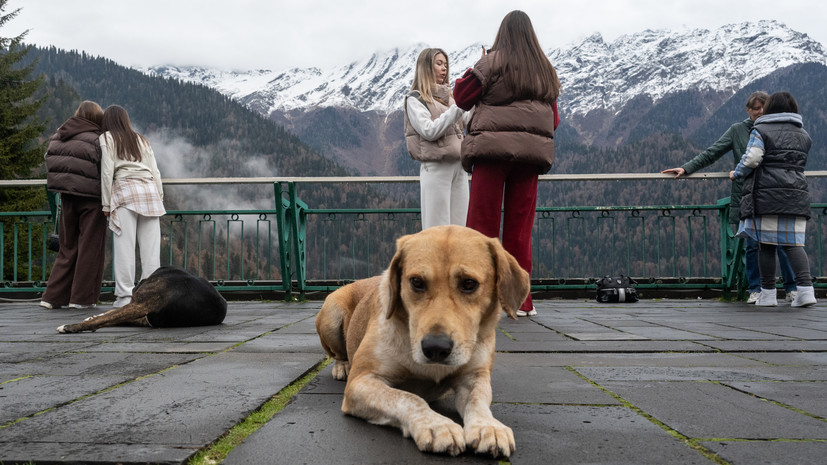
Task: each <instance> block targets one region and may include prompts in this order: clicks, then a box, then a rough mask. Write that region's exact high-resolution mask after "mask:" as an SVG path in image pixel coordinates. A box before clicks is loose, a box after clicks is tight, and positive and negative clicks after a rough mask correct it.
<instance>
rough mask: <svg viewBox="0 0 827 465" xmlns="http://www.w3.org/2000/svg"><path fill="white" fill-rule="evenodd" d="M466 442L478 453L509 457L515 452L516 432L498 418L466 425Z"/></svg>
mask: <svg viewBox="0 0 827 465" xmlns="http://www.w3.org/2000/svg"><path fill="white" fill-rule="evenodd" d="M465 442H466V444H468V448H469V449H473V450H474V452H475V453H477V454H488V455H491V456H492V457H501V456H505V457H508V456H510V455H511V454H513V453H514V450H515V449H516V445H515V443H514V432H513V431H511V428H509V427H508V426H505V425H504V424H502V423H500V422H499V421H497V420H496V419H491V421H489V422H486V423H477V424H473V425H466V427H465Z"/></svg>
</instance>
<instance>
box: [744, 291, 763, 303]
mask: <svg viewBox="0 0 827 465" xmlns="http://www.w3.org/2000/svg"><path fill="white" fill-rule="evenodd" d="M758 297H761V292H760V291H759V292H750V293H749V299H747V303H748V304H754V303H755V302H758Z"/></svg>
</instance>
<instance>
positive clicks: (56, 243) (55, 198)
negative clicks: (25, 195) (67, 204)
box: [46, 189, 60, 252]
mask: <svg viewBox="0 0 827 465" xmlns="http://www.w3.org/2000/svg"><path fill="white" fill-rule="evenodd" d="M46 195H47V197H48V199H49V209H50V210H51V211H52V219H53V222H54V224H55V232H53V233H51V234H49V240H48V241H46V248H47V249H49V250H51V251H52V252H60V237H59V236H58V235H57V232H58V227H59V223H60V197H59V194H57V193H56V192H52V191H49V190H48V189H47V190H46Z"/></svg>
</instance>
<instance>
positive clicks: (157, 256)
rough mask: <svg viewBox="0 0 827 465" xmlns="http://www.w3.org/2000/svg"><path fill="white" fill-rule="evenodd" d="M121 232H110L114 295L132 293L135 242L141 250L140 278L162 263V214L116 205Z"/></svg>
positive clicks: (128, 295) (143, 277)
mask: <svg viewBox="0 0 827 465" xmlns="http://www.w3.org/2000/svg"><path fill="white" fill-rule="evenodd" d="M118 219H119V220H120V222H121V234H120V235H117V234H112V241H113V243H114V246H115V257H114V263H113V267H114V268H115V297H131V296H132V288H133V287H135V243H136V240H137V244H138V248H139V249H140V253H141V279H146V278H147V277H149V275H151V274H152V273H153V272H154V271H155V270H157V269H158V268H159V267H160V266H161V218H159V217H157V216H143V215H139V214H137V213H135V212H134V211H132V210H130V209H128V208H124V207H120V208H118Z"/></svg>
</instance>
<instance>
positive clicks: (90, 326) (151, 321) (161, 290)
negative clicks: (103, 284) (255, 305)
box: [57, 266, 227, 333]
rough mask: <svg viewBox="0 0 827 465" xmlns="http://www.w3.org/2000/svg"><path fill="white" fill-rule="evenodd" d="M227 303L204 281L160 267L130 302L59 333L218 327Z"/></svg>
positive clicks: (136, 291)
mask: <svg viewBox="0 0 827 465" xmlns="http://www.w3.org/2000/svg"><path fill="white" fill-rule="evenodd" d="M226 315H227V301H226V300H224V297H221V294H219V293H218V291H216V290H215V288H214V287H213V286H212V284H210V283H209V282H208V281H207V280H206V279H204V278H200V277H197V276H193V275H191V274H189V273H188V272H186V271H184V270H182V269H180V268H176V267H173V266H162V267H161V268H158V269H157V270H155V272H154V273H152V274H151V275H150V276H149V277H148V278H146V279H144V280H143V281H141V282H140V283H138V285H137V286H135V289H134V290H133V291H132V302H130V303H128V304H127V305H124V306H123V307H121V308H115V309H112V310H110V311H108V312H106V313H102V314H100V315H95V316H93V317H89V318H87V319H85V320H83V321H82V322H80V323H76V324H71V325H63V326H60V327H58V328H57V332H59V333H79V332H81V331H96V330H97V329H98V328H103V327H105V326H115V325H122V324H129V325H138V326H151V327H153V328H172V327H184V326H209V325H217V324H221V322H222V321H224V317H225V316H226Z"/></svg>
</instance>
